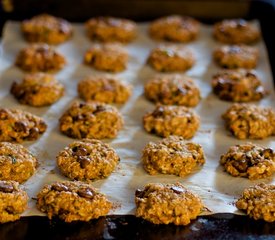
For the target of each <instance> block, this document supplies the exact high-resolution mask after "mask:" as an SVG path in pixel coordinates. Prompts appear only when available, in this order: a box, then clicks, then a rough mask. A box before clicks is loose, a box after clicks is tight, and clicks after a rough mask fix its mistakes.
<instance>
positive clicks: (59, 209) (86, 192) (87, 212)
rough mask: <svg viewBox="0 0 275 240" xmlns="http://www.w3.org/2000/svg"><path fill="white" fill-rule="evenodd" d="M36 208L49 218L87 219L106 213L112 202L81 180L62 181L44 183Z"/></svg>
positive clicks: (67, 220) (66, 219) (69, 220)
mask: <svg viewBox="0 0 275 240" xmlns="http://www.w3.org/2000/svg"><path fill="white" fill-rule="evenodd" d="M36 206H37V208H38V209H39V210H40V211H42V212H44V213H46V214H47V216H48V218H49V219H52V218H53V217H58V218H60V219H62V220H64V221H65V222H72V221H89V220H91V219H97V218H99V217H101V216H105V215H107V213H108V212H109V211H110V209H111V207H112V204H111V202H109V201H108V200H107V198H106V196H105V195H104V194H102V193H100V192H99V191H98V190H97V189H96V188H94V187H92V186H91V185H89V184H85V183H82V182H77V181H75V182H70V181H62V182H55V183H52V184H50V185H45V186H44V187H43V189H42V190H41V191H40V192H39V193H38V195H37V203H36Z"/></svg>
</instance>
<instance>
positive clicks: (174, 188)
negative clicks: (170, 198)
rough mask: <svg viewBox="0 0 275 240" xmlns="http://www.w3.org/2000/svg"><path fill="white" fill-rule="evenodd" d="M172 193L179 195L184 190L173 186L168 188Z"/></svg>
mask: <svg viewBox="0 0 275 240" xmlns="http://www.w3.org/2000/svg"><path fill="white" fill-rule="evenodd" d="M170 189H171V190H172V191H173V192H174V193H177V194H180V193H183V192H184V189H183V188H181V187H177V186H173V187H171V188H170Z"/></svg>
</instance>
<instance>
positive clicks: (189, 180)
mask: <svg viewBox="0 0 275 240" xmlns="http://www.w3.org/2000/svg"><path fill="white" fill-rule="evenodd" d="M255 24H258V23H257V22H255ZM147 27H148V24H146V23H144V24H139V27H138V31H139V34H138V37H137V39H136V40H135V41H134V42H132V43H131V44H129V45H125V47H126V48H127V49H128V51H129V54H130V60H129V64H128V68H127V70H126V71H124V72H122V73H120V74H115V75H117V76H119V77H120V78H121V79H122V81H125V82H128V83H129V84H131V85H133V86H134V88H133V95H132V97H131V98H130V100H129V101H128V102H127V103H126V104H125V105H123V106H117V107H118V108H119V110H120V112H121V113H122V115H123V117H124V120H125V126H124V128H123V129H122V130H121V131H120V132H119V134H118V136H117V137H116V138H115V139H112V140H104V142H107V143H109V144H110V145H111V146H112V147H113V148H114V149H115V150H116V151H117V153H118V154H119V156H120V158H121V161H120V163H119V165H118V166H117V168H116V170H115V171H114V172H113V173H112V174H111V175H110V176H109V177H108V178H107V179H104V180H98V181H95V182H92V183H91V184H92V185H93V186H95V187H97V188H99V189H100V191H101V192H103V193H105V194H106V195H107V196H108V198H109V199H110V200H111V201H112V202H113V203H114V205H115V207H114V209H112V211H110V212H109V214H134V211H135V204H134V192H135V190H136V189H137V188H142V187H143V185H145V184H146V183H149V182H162V183H173V182H181V183H182V184H184V185H185V186H186V187H187V188H189V189H190V190H192V191H194V192H195V193H197V194H198V195H199V196H200V197H201V198H202V200H203V202H204V205H205V206H206V207H207V208H208V209H209V210H210V211H211V212H207V211H206V212H204V213H202V214H209V213H221V212H228V213H238V214H240V212H239V211H237V209H236V207H235V206H234V202H235V201H236V199H237V198H238V197H239V195H240V194H241V192H242V191H243V189H244V188H245V187H248V186H250V185H254V184H256V183H258V182H266V183H273V184H274V183H275V181H274V180H273V179H272V178H268V179H265V180H258V181H251V180H248V179H246V178H235V177H232V176H231V175H229V174H228V173H226V172H224V171H223V168H222V167H221V166H220V165H219V157H220V155H221V154H223V153H225V152H226V151H227V150H228V148H229V147H230V146H232V145H235V144H241V143H244V142H246V141H241V140H238V139H236V138H234V137H233V136H231V135H230V134H229V132H228V131H226V130H225V128H224V123H223V121H222V119H221V117H220V115H221V114H222V113H223V112H225V111H226V109H227V108H228V107H229V106H230V105H231V103H229V102H224V101H221V100H219V99H218V98H217V97H216V96H214V95H213V94H212V93H211V85H210V82H211V77H212V75H213V74H215V73H216V72H217V71H218V70H219V68H218V67H217V66H216V65H215V64H214V63H213V62H212V58H211V56H212V51H213V49H214V48H215V47H217V46H219V45H220V44H219V43H217V42H216V41H214V40H213V38H212V35H211V32H212V28H211V26H208V25H202V29H201V33H200V36H199V38H198V39H197V40H196V41H194V42H192V43H189V44H186V45H188V46H189V47H190V48H191V49H192V50H193V51H194V53H195V55H196V59H197V62H196V64H195V66H194V67H193V68H192V69H191V70H189V71H187V72H186V75H188V76H190V77H192V78H193V79H194V80H195V81H196V83H197V85H198V86H199V88H200V90H201V95H202V100H201V102H200V104H199V105H198V106H197V107H196V108H194V110H195V112H197V113H198V115H199V116H200V118H201V126H200V129H199V131H198V132H197V134H196V135H195V137H194V138H193V139H192V140H191V141H192V142H195V143H199V144H201V145H202V147H203V149H204V152H205V156H206V163H205V165H204V166H203V167H202V168H201V169H200V170H198V171H196V172H194V173H192V174H190V175H188V176H186V177H184V178H181V177H176V176H172V175H162V174H159V175H154V176H150V175H148V174H147V173H146V172H145V171H144V170H143V167H142V165H141V162H140V158H141V151H142V149H143V148H144V146H145V145H146V144H147V143H148V142H149V141H159V140H161V138H159V137H156V136H154V135H150V134H148V133H146V132H145V131H144V130H143V127H142V116H143V115H144V114H145V113H146V112H147V111H151V110H153V109H154V104H153V103H151V102H149V101H147V100H146V99H145V97H144V96H143V85H144V83H145V82H146V81H147V79H148V78H150V77H151V76H153V75H154V74H155V73H157V72H155V71H154V70H153V69H151V68H150V67H149V66H147V65H146V59H147V56H148V54H149V52H150V50H151V49H152V48H154V47H155V46H157V45H158V44H159V42H155V41H153V40H151V39H150V38H149V37H148V35H147ZM91 44H92V43H91V41H90V40H89V39H88V38H87V37H86V35H85V31H84V27H83V25H81V24H74V36H73V38H72V39H71V40H70V41H68V42H66V43H64V44H62V45H59V46H57V47H56V48H57V51H58V52H60V53H62V54H63V55H64V56H65V57H66V59H67V61H68V63H67V65H66V67H65V68H64V69H63V70H62V71H60V72H59V73H58V74H56V78H57V79H58V80H60V82H62V83H63V84H64V85H65V87H66V94H65V96H64V97H63V98H62V99H61V100H60V101H58V102H57V103H55V104H54V105H52V106H50V107H43V108H34V107H30V106H26V105H20V104H19V103H18V102H17V101H16V100H15V99H14V98H13V96H12V95H11V94H10V93H9V90H10V86H11V84H12V82H13V81H14V80H21V79H22V78H23V76H24V73H23V72H22V71H20V70H19V69H18V68H16V67H15V66H13V63H14V60H15V57H16V55H17V53H18V52H19V50H20V49H21V48H23V47H26V46H27V43H26V42H25V41H24V39H23V38H22V36H21V32H20V25H19V23H17V22H8V23H7V24H6V25H5V28H4V32H3V41H2V49H1V57H0V74H1V75H0V86H1V88H0V106H1V107H10V108H16V109H22V110H26V111H29V112H31V113H34V114H36V115H38V116H41V117H42V118H44V119H45V121H46V122H47V124H48V129H47V131H46V133H45V134H43V135H42V137H41V138H39V139H38V140H37V141H34V142H25V143H23V145H24V146H26V147H28V148H29V149H30V150H31V151H32V152H33V153H34V155H36V156H37V158H38V160H39V163H40V165H39V168H38V169H37V172H36V173H35V174H34V176H32V177H31V178H30V179H29V180H28V181H27V182H26V183H24V184H23V186H24V188H25V189H26V191H27V192H28V195H29V197H30V201H29V206H28V209H27V211H25V213H24V214H23V215H25V216H32V215H44V214H43V213H41V212H40V211H38V210H37V209H36V208H35V200H33V198H35V197H36V195H37V193H38V191H39V190H40V189H41V188H42V186H43V185H44V184H46V183H51V182H53V181H57V180H65V179H66V178H65V177H64V176H62V175H61V174H60V172H59V170H58V168H57V167H56V162H55V157H56V155H57V154H58V152H59V151H60V150H61V149H63V148H64V147H65V146H66V145H68V144H69V143H71V142H72V141H74V139H71V138H68V137H66V136H64V135H62V134H61V133H60V132H59V129H58V119H59V117H60V116H61V115H62V113H63V112H64V111H65V110H66V109H67V107H68V106H69V105H70V103H71V102H72V101H74V100H75V99H78V97H77V90H76V87H77V83H78V82H79V81H80V80H81V79H82V78H83V77H85V76H87V75H90V74H105V73H103V72H99V71H96V70H94V69H92V68H90V67H88V66H85V65H83V64H82V62H83V56H84V53H85V51H86V50H87V49H88V48H89V46H91ZM255 46H256V47H258V48H259V49H260V59H259V65H258V67H257V68H256V73H257V74H258V76H259V77H260V78H261V79H262V81H263V83H264V85H265V87H267V88H268V89H269V90H270V95H269V96H268V97H267V98H265V99H264V100H262V101H261V102H259V103H257V104H259V105H262V106H272V107H274V103H275V101H274V100H275V94H274V90H273V89H274V87H273V81H272V75H271V69H270V65H269V62H268V57H267V51H266V48H265V45H264V42H263V41H261V42H259V43H258V44H256V45H255ZM274 140H275V138H274V137H269V138H267V139H265V140H255V141H250V142H253V143H256V144H259V145H262V146H266V147H272V148H275V142H274ZM67 180H68V179H67Z"/></svg>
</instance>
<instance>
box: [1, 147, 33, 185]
mask: <svg viewBox="0 0 275 240" xmlns="http://www.w3.org/2000/svg"><path fill="white" fill-rule="evenodd" d="M37 165H38V162H37V159H36V158H35V157H34V156H33V155H32V154H31V152H30V151H29V150H28V149H27V148H25V147H23V146H22V145H19V144H14V143H9V142H0V169H1V173H0V180H13V181H17V182H19V183H22V182H25V181H27V180H28V179H29V178H30V177H31V176H32V175H33V174H34V172H35V170H36V168H37Z"/></svg>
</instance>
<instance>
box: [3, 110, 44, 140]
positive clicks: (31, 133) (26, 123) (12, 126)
mask: <svg viewBox="0 0 275 240" xmlns="http://www.w3.org/2000/svg"><path fill="white" fill-rule="evenodd" d="M46 129H47V124H46V123H45V122H44V120H43V119H42V118H40V117H38V116H36V115H33V114H31V113H29V112H26V111H22V110H19V109H8V108H0V141H1V142H5V141H6V142H22V141H25V140H26V141H32V140H36V139H37V138H38V137H39V136H40V135H41V134H43V133H44V132H45V131H46Z"/></svg>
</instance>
